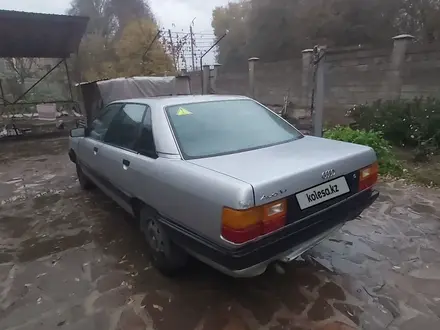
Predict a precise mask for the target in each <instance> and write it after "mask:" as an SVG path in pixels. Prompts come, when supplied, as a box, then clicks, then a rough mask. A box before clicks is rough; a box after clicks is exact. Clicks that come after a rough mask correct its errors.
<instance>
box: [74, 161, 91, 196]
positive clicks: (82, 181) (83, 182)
mask: <svg viewBox="0 0 440 330" xmlns="http://www.w3.org/2000/svg"><path fill="white" fill-rule="evenodd" d="M76 175H77V176H78V181H79V185H80V186H81V189H83V190H90V189H92V188H94V187H95V185H94V184H93V182H92V181H90V179H89V178H88V177H87V176H86V175H85V174H84V172H83V171H82V169H81V166H79V165H78V164H76Z"/></svg>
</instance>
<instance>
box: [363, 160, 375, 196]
mask: <svg viewBox="0 0 440 330" xmlns="http://www.w3.org/2000/svg"><path fill="white" fill-rule="evenodd" d="M378 176H379V166H378V164H377V162H376V163H374V164H372V165H370V166H368V167H365V168H363V169H362V170H360V173H359V191H362V190H365V189H368V188H370V187H372V186H373V185H374V184H375V183H376V182H377V178H378Z"/></svg>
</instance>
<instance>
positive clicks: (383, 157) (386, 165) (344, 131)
mask: <svg viewBox="0 0 440 330" xmlns="http://www.w3.org/2000/svg"><path fill="white" fill-rule="evenodd" d="M324 137H325V138H327V139H332V140H338V141H344V142H350V143H356V144H362V145H365V146H369V147H371V148H373V150H374V151H375V152H376V154H377V158H378V162H379V170H380V173H381V174H385V175H392V176H400V175H402V174H403V168H402V165H401V164H400V163H399V162H398V161H397V159H396V157H395V155H394V154H393V152H392V150H391V146H390V144H389V143H388V142H387V141H386V140H385V139H384V137H383V135H382V133H380V132H373V131H365V130H354V129H352V128H350V127H345V126H336V127H335V128H332V129H330V130H327V131H326V132H325V133H324Z"/></svg>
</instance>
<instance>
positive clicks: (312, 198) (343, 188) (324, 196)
mask: <svg viewBox="0 0 440 330" xmlns="http://www.w3.org/2000/svg"><path fill="white" fill-rule="evenodd" d="M348 192H350V188H349V187H348V184H347V181H346V180H345V178H344V177H341V178H339V179H336V180H333V181H330V182H326V183H324V184H322V185H319V186H316V187H314V188H311V189H308V190H306V191H303V192H301V193H299V194H296V199H297V201H298V204H299V207H300V208H301V210H305V209H307V208H309V207H312V206H315V205H318V204H321V203H323V202H325V201H329V200H331V199H333V198H336V197H338V196H342V195H344V194H346V193H348Z"/></svg>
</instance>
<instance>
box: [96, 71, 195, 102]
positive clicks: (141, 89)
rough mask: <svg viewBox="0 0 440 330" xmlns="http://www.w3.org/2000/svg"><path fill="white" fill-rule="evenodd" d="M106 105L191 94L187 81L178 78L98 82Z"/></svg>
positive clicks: (136, 78)
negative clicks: (115, 102)
mask: <svg viewBox="0 0 440 330" xmlns="http://www.w3.org/2000/svg"><path fill="white" fill-rule="evenodd" d="M97 85H98V88H99V91H100V93H101V98H102V101H103V103H104V104H108V103H110V102H113V101H117V100H123V99H136V98H143V97H155V96H166V95H187V94H190V93H191V92H190V87H189V83H188V81H187V80H186V79H179V78H177V77H133V78H117V79H111V80H103V81H98V82H97Z"/></svg>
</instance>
